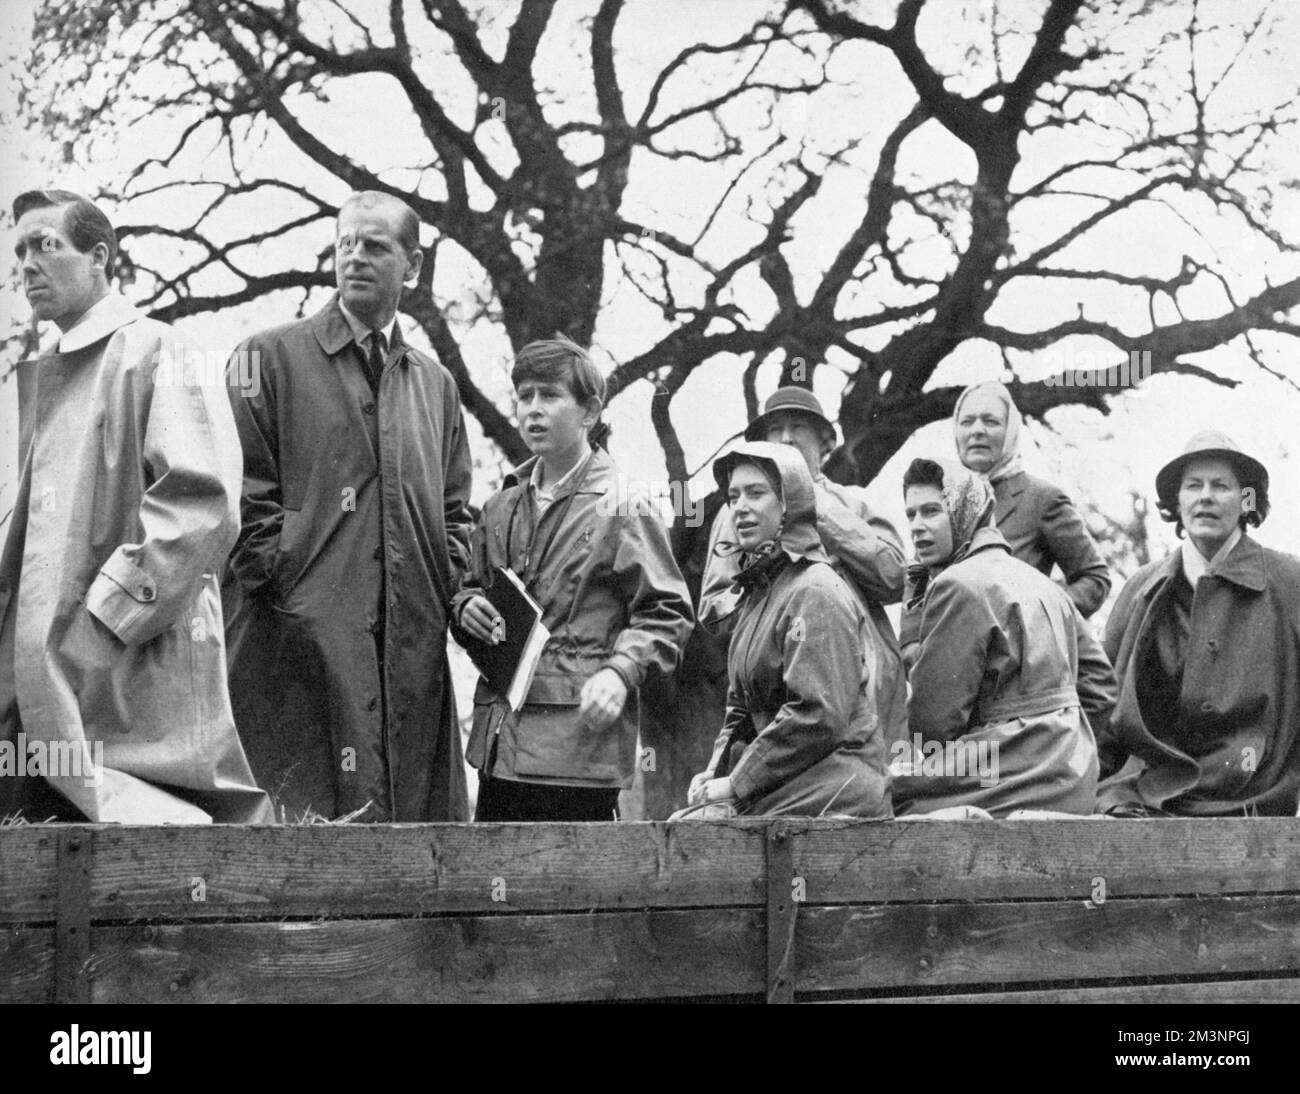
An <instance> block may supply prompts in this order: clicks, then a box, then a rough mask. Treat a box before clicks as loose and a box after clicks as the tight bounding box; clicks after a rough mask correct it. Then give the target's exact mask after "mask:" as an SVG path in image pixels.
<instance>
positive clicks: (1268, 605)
mask: <svg viewBox="0 0 1300 1094" xmlns="http://www.w3.org/2000/svg"><path fill="white" fill-rule="evenodd" d="M1156 496H1157V499H1158V501H1159V508H1160V515H1161V516H1162V517H1164V519H1165V520H1168V521H1173V522H1174V524H1175V528H1176V531H1177V534H1178V536H1179V538H1180V539H1181V538H1183V536H1184V534H1185V535H1186V539H1184V540H1183V543H1182V544H1181V545H1180V547H1179V548H1178V549H1177V550H1176V551H1174V552H1173V553H1172V554H1170V555H1169V556H1167V557H1166V558H1163V559H1160V560H1158V561H1156V562H1151V563H1148V564H1147V565H1146V566H1144V567H1142V569H1140V570H1139V571H1138V572H1137V573H1136V574H1134V575H1133V577H1132V578H1131V579H1130V580H1129V582H1128V583H1127V584H1126V585H1125V586H1124V588H1123V590H1122V591H1121V592H1120V595H1119V599H1118V601H1117V602H1116V604H1115V608H1114V611H1113V612H1112V613H1111V616H1110V619H1109V620H1108V621H1107V624H1106V638H1105V643H1104V644H1105V647H1106V652H1107V654H1108V655H1109V656H1110V658H1111V660H1112V661H1113V662H1114V664H1115V668H1116V671H1117V672H1118V674H1119V678H1120V696H1119V703H1118V705H1117V706H1116V708H1115V714H1114V717H1113V718H1112V719H1111V722H1110V727H1109V730H1108V731H1107V732H1106V733H1104V734H1102V735H1100V738H1099V743H1100V745H1101V754H1102V775H1103V782H1102V785H1101V787H1100V788H1099V789H1098V807H1099V809H1101V810H1102V811H1103V812H1109V813H1112V814H1117V815H1145V814H1152V815H1160V814H1176V815H1183V816H1198V817H1199V816H1230V815H1231V816H1240V815H1243V814H1244V815H1248V816H1253V815H1260V816H1293V815H1295V813H1296V807H1297V802H1298V799H1300V559H1297V558H1295V557H1294V556H1292V555H1288V554H1283V553H1282V552H1280V551H1271V550H1269V549H1268V548H1266V547H1261V546H1260V545H1259V544H1258V543H1256V542H1255V540H1254V539H1253V538H1251V536H1250V535H1249V532H1248V529H1249V528H1250V527H1253V526H1257V525H1259V524H1261V523H1262V522H1263V520H1264V518H1265V517H1266V516H1267V515H1268V510H1269V499H1268V471H1267V470H1266V469H1265V468H1264V465H1263V464H1261V463H1260V462H1259V461H1258V460H1257V459H1255V458H1253V457H1252V456H1249V455H1247V454H1246V453H1245V452H1243V451H1242V450H1241V448H1240V446H1238V445H1237V443H1236V442H1235V441H1234V440H1233V439H1232V438H1231V437H1229V436H1227V435H1226V434H1224V433H1220V432H1217V431H1214V430H1209V431H1205V432H1201V433H1197V434H1196V435H1195V436H1193V437H1192V438H1191V439H1190V440H1189V441H1188V442H1187V445H1186V447H1185V448H1184V449H1183V452H1182V454H1181V455H1179V456H1177V457H1176V458H1175V459H1173V460H1170V461H1169V463H1167V464H1166V465H1165V466H1164V467H1163V468H1162V469H1161V470H1160V473H1159V474H1158V475H1157V476H1156Z"/></svg>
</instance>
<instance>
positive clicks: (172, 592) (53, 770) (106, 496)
mask: <svg viewBox="0 0 1300 1094" xmlns="http://www.w3.org/2000/svg"><path fill="white" fill-rule="evenodd" d="M14 219H15V220H16V221H17V222H18V230H17V236H18V243H17V253H18V257H19V260H20V262H21V264H22V277H23V287H24V289H25V290H26V293H27V299H28V300H29V301H30V303H31V305H32V311H33V312H34V314H35V315H36V317H37V318H38V319H43V320H50V321H53V322H54V323H55V324H56V325H57V326H58V328H59V330H60V331H61V332H62V337H61V338H60V339H59V342H58V345H57V347H56V349H55V352H53V353H51V354H47V355H45V356H43V357H42V358H41V359H40V361H39V362H38V363H37V366H36V367H37V375H36V385H35V396H34V398H35V405H34V406H29V407H24V413H23V423H22V429H21V433H22V453H21V455H22V468H23V470H22V478H21V481H20V484H19V488H18V497H17V499H16V502H15V504H14V507H13V510H12V513H11V514H10V516H9V518H8V521H7V524H8V526H7V528H6V529H5V541H4V551H3V555H0V620H2V622H0V815H2V814H6V813H13V812H19V811H21V812H22V813H23V814H24V815H25V816H27V817H28V818H29V819H45V818H48V817H54V818H57V819H60V820H74V821H75V820H90V821H95V822H100V821H119V822H123V823H129V824H148V823H184V824H192V823H206V822H208V821H213V820H215V821H222V822H255V821H265V820H269V819H270V809H269V803H268V801H267V798H266V795H265V794H264V793H263V792H262V791H260V790H258V789H257V787H256V786H255V785H254V782H253V777H252V774H251V772H250V770H249V766H248V762H247V760H246V759H245V757H244V752H243V750H242V748H241V747H240V743H239V738H238V736H237V735H236V733H235V725H234V720H233V718H232V717H231V712H230V703H229V699H228V696H227V693H226V672H225V644H224V639H223V631H222V618H221V601H220V591H219V586H218V578H217V575H218V573H219V571H220V568H221V565H222V562H223V560H224V558H225V556H226V554H227V552H228V551H229V550H230V547H231V545H232V544H233V543H234V540H235V535H236V533H237V532H238V529H239V483H240V459H239V440H238V436H237V434H236V432H235V427H234V422H233V420H232V417H231V414H230V407H229V405H228V403H227V401H226V392H225V386H224V383H223V382H222V374H221V372H220V370H219V369H218V370H217V372H216V375H215V376H214V377H212V378H211V379H212V381H213V382H211V383H206V384H205V383H203V382H202V381H203V380H205V379H207V377H205V376H203V375H202V371H201V369H196V367H195V366H199V365H201V364H202V358H201V356H200V355H199V354H198V352H197V351H196V350H195V349H194V348H193V347H191V346H188V345H187V344H186V343H184V342H183V341H182V340H181V339H180V338H179V337H178V335H177V334H176V333H175V332H174V331H173V330H172V329H171V328H170V327H168V326H166V325H165V324H163V323H158V322H155V321H154V320H152V319H149V318H147V317H146V316H145V315H144V314H143V313H142V312H140V311H138V310H137V309H135V308H134V307H132V306H131V305H130V304H129V303H128V302H127V301H126V300H125V299H123V298H122V297H121V296H120V295H118V294H117V293H114V292H111V291H110V289H109V279H110V278H111V277H112V273H113V262H114V259H115V257H116V253H117V239H116V236H115V234H114V232H113V228H112V225H111V224H109V222H108V219H107V218H106V217H105V216H104V214H103V213H102V212H101V211H100V210H99V209H98V208H96V207H95V206H94V205H92V204H91V203H90V202H88V201H86V200H85V199H84V198H80V197H78V196H77V195H76V194H71V193H68V192H66V191H61V190H51V191H37V192H31V193H27V194H23V195H22V196H20V197H19V198H18V199H17V201H16V202H15V203H14Z"/></svg>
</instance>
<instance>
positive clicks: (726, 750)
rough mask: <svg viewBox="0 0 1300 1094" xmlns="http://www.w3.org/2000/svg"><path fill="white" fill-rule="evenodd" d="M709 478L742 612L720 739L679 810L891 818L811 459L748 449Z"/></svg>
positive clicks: (858, 620)
mask: <svg viewBox="0 0 1300 1094" xmlns="http://www.w3.org/2000/svg"><path fill="white" fill-rule="evenodd" d="M713 473H714V476H715V477H716V479H717V481H718V485H719V486H720V487H721V488H722V489H723V490H724V491H726V494H727V498H728V504H729V506H730V508H731V510H732V516H733V517H734V526H735V528H736V540H735V542H733V543H730V544H728V545H727V546H729V547H730V548H731V549H732V553H734V554H736V555H738V556H739V557H740V559H741V569H740V573H739V576H738V577H737V579H736V585H737V586H738V588H739V592H740V603H739V607H738V608H737V620H736V624H735V629H734V631H733V633H732V636H731V646H730V649H729V651H728V658H727V678H728V688H727V711H726V715H725V717H724V719H723V725H722V730H721V732H720V733H719V734H718V739H717V741H716V742H715V743H714V748H713V755H712V757H711V759H710V760H709V764H708V767H707V768H706V769H705V770H704V771H702V772H701V773H700V774H698V775H696V776H695V778H694V779H693V780H692V781H691V789H690V795H689V797H688V803H689V806H690V807H692V808H691V809H688V810H684V811H683V813H684V814H690V815H694V816H700V817H703V818H706V819H708V818H713V817H719V816H730V815H733V814H736V813H739V814H745V815H763V814H774V813H784V814H794V815H801V816H821V815H824V814H842V815H848V816H854V817H881V818H883V817H888V816H889V815H890V802H889V776H888V773H887V771H886V768H885V742H884V738H883V734H882V732H881V728H880V725H879V721H878V718H877V715H876V712H875V710H874V708H873V706H872V704H871V701H870V698H869V692H868V683H867V680H866V678H865V674H864V673H863V653H862V646H861V643H860V638H859V634H860V628H861V626H862V619H863V610H862V607H861V605H860V603H859V602H858V600H857V598H856V597H855V596H854V595H853V594H852V593H851V592H850V591H849V589H848V586H847V585H846V584H845V583H844V581H843V580H842V579H841V578H840V577H839V576H838V575H837V573H836V572H835V570H834V569H832V567H831V566H830V564H829V559H828V558H827V555H826V553H825V552H824V551H823V549H822V545H821V541H820V540H819V539H818V536H817V529H816V520H817V510H816V502H815V495H814V491H813V482H812V476H811V475H810V474H809V473H808V468H807V465H806V463H805V461H804V460H803V458H802V457H801V456H800V455H799V454H798V453H797V452H794V451H792V450H791V448H790V447H788V446H786V445H780V444H767V443H764V442H755V443H744V444H741V445H738V446H737V447H736V448H735V449H734V450H733V451H731V452H728V453H727V454H726V455H725V456H722V457H721V458H719V459H718V460H717V461H716V462H715V463H714V465H713ZM696 807H699V808H698V809H697V808H696Z"/></svg>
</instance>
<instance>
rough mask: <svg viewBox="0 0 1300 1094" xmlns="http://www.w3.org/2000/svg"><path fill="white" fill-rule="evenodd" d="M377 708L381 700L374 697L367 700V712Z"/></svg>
mask: <svg viewBox="0 0 1300 1094" xmlns="http://www.w3.org/2000/svg"><path fill="white" fill-rule="evenodd" d="M377 706H379V700H378V699H376V698H375V697H374V696H373V695H372V696H371V697H370V698H369V699H367V700H366V710H374V709H375V707H377Z"/></svg>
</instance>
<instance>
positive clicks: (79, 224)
mask: <svg viewBox="0 0 1300 1094" xmlns="http://www.w3.org/2000/svg"><path fill="white" fill-rule="evenodd" d="M59 206H67V208H66V209H64V210H63V232H64V234H65V235H66V236H67V237H68V239H69V240H71V242H72V245H73V246H74V247H76V248H77V250H78V251H80V252H81V253H82V254H86V253H88V252H89V251H92V250H94V248H95V244H97V243H103V244H104V245H106V246H107V247H108V261H107V262H106V263H105V264H104V275H105V276H106V277H109V278H111V277H112V276H113V271H114V270H115V269H116V267H117V232H115V231H114V230H113V225H112V223H111V222H110V221H109V219H108V217H106V216H105V215H104V212H103V210H102V209H100V207H99V206H98V205H96V204H95V203H94V202H93V201H90V200H88V199H86V198H84V197H82V196H81V195H80V194H74V193H73V192H72V191H71V190H28V191H27V192H26V193H25V194H19V195H18V197H17V198H15V199H14V223H15V224H16V223H17V222H18V221H19V220H21V219H22V218H23V217H24V216H26V215H27V214H28V213H30V212H31V211H32V210H33V209H57V208H59Z"/></svg>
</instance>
